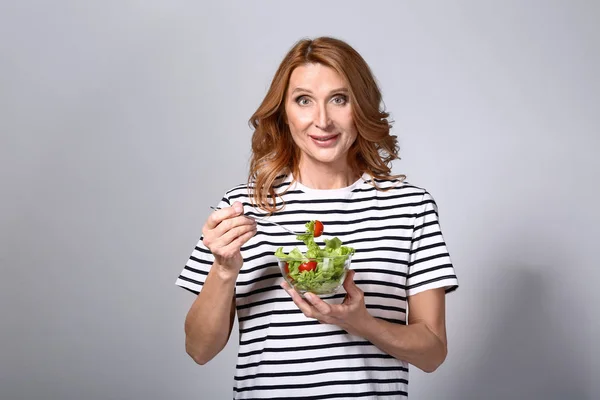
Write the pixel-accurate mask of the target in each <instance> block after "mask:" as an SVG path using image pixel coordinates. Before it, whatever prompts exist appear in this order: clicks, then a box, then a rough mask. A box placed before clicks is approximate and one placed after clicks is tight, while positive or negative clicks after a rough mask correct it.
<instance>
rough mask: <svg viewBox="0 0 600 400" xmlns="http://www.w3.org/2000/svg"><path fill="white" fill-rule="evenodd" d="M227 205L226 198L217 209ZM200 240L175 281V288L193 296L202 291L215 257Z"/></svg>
mask: <svg viewBox="0 0 600 400" xmlns="http://www.w3.org/2000/svg"><path fill="white" fill-rule="evenodd" d="M229 205H230V204H229V200H228V199H227V197H223V199H221V201H220V203H219V205H218V208H223V207H229ZM202 239H204V237H202V236H201V237H200V239H199V240H198V243H197V244H196V246H195V247H194V250H193V251H192V254H191V255H190V258H189V259H188V260H187V262H186V263H185V266H184V267H183V270H182V271H181V273H180V274H179V276H178V277H177V280H176V281H175V284H176V285H177V286H179V287H182V288H184V289H187V290H189V291H190V292H192V293H195V294H199V293H200V291H201V290H202V286H203V285H204V281H205V280H206V277H207V276H208V271H209V270H210V268H211V266H212V265H213V262H214V261H215V257H214V256H213V255H212V253H211V252H210V250H209V249H208V247H206V246H205V245H204V243H203V242H202Z"/></svg>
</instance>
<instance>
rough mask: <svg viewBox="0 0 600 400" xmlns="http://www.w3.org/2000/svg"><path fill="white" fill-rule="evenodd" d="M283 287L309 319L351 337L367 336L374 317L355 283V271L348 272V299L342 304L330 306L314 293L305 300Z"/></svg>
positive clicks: (284, 283)
mask: <svg viewBox="0 0 600 400" xmlns="http://www.w3.org/2000/svg"><path fill="white" fill-rule="evenodd" d="M281 287H282V288H284V289H285V291H286V292H287V293H288V294H289V295H290V297H291V298H292V300H293V301H294V303H296V306H298V308H299V309H300V310H301V311H302V312H303V313H304V315H306V316H307V317H308V318H314V319H316V320H318V321H319V322H321V323H324V324H333V325H337V326H339V327H340V328H342V329H344V330H345V331H346V332H348V333H349V334H351V335H356V336H361V337H363V338H364V336H365V335H364V334H362V332H363V331H364V329H365V328H366V327H367V326H368V322H369V319H372V318H373V316H371V314H369V312H368V311H367V307H366V306H365V297H364V292H363V291H362V290H361V289H360V288H359V287H358V286H356V284H355V283H354V271H352V270H350V271H348V273H347V275H346V279H345V280H344V289H346V297H345V298H344V301H343V302H342V304H328V303H326V302H324V301H323V300H321V299H320V298H319V297H318V296H316V295H314V294H312V293H306V294H305V295H304V299H303V298H302V296H300V294H299V293H298V292H296V291H295V290H294V289H293V288H291V287H290V286H289V285H288V284H287V282H285V281H284V282H283V283H282V284H281ZM305 299H306V300H305ZM307 300H308V301H307Z"/></svg>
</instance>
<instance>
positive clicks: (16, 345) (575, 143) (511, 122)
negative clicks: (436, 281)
mask: <svg viewBox="0 0 600 400" xmlns="http://www.w3.org/2000/svg"><path fill="white" fill-rule="evenodd" d="M599 18H600V5H599V3H598V2H596V1H592V0H590V1H583V0H580V1H577V0H574V1H567V0H564V1H542V0H531V1H518V0H510V1H476V0H473V1H467V0H464V1H442V0H439V1H419V2H416V1H369V2H366V1H348V0H345V1H301V2H289V1H286V2H284V1H252V2H250V1H198V0H196V1H159V0H146V1H140V0H137V1H134V0H119V1H116V0H106V1H91V0H90V1H79V0H77V1H76V0H72V1H67V0H56V1H52V2H50V1H28V0H20V1H1V2H0V135H1V139H0V157H1V158H0V179H1V191H2V192H1V195H2V196H1V198H0V227H1V231H0V234H1V236H0V263H1V265H0V266H1V275H0V324H1V327H0V399H3V400H5V399H6V400H37V399H40V400H42V399H43V400H82V399H85V400H106V399H111V400H112V399H114V400H130V399H131V400H133V399H145V400H154V399H156V400H158V399H206V400H214V399H227V398H231V395H232V385H233V379H232V377H233V373H234V368H235V355H236V351H237V348H236V344H237V339H238V336H237V332H235V331H234V334H233V335H232V338H231V340H230V343H229V345H228V346H227V347H226V348H225V350H224V351H223V352H222V353H221V354H219V355H218V356H217V357H216V358H215V359H214V360H212V361H211V362H210V363H209V364H208V365H206V366H202V367H201V366H198V365H196V364H194V362H193V361H192V360H191V359H190V358H189V357H188V356H187V355H186V353H185V350H184V333H183V322H184V318H185V315H186V313H187V311H188V308H189V306H190V305H191V303H192V301H193V295H192V294H191V293H189V292H187V291H184V290H183V289H180V288H177V287H176V286H175V285H174V282H175V279H176V277H177V275H178V274H179V272H180V271H181V269H182V268H183V266H184V264H185V262H186V260H187V258H188V257H189V255H190V254H191V251H192V249H193V247H194V245H195V244H196V242H197V240H198V238H199V237H200V234H201V228H202V225H203V223H204V220H205V218H206V217H207V215H208V214H209V212H210V209H209V206H210V205H214V204H216V203H217V202H218V200H219V199H220V198H221V196H222V195H223V193H224V192H225V191H226V190H228V189H229V188H231V187H232V186H234V185H236V184H238V183H242V182H244V181H245V180H246V174H247V166H248V157H249V154H250V148H249V143H250V137H251V130H250V128H249V127H248V119H249V117H250V116H251V114H252V113H253V112H254V110H255V109H256V108H257V107H258V105H259V103H260V101H261V100H262V98H263V96H264V95H265V93H266V90H267V87H268V85H269V83H270V80H271V78H272V75H273V73H274V72H275V70H276V68H277V66H278V64H279V62H280V61H281V59H282V57H283V56H284V54H285V53H286V52H287V50H288V49H289V48H290V47H291V46H292V45H293V44H294V43H295V42H296V41H297V40H298V39H300V38H303V37H316V36H319V35H331V36H335V37H338V38H341V39H344V40H346V41H348V42H349V43H350V44H351V45H353V46H354V47H355V48H356V49H357V50H358V51H359V52H360V53H361V54H362V55H363V56H364V57H365V59H366V60H367V61H368V63H369V64H370V66H371V67H372V69H373V72H374V73H375V75H376V77H377V79H378V82H379V83H380V85H381V89H382V92H383V95H384V99H385V106H386V109H387V110H389V111H390V112H391V114H392V118H393V119H394V121H395V124H394V129H393V133H394V134H396V135H397V136H398V139H399V143H400V146H401V157H402V159H401V160H400V161H397V162H395V164H394V172H397V173H405V174H407V175H408V178H409V180H410V181H411V182H412V183H415V184H417V185H420V186H423V187H425V188H427V189H428V190H429V191H430V192H431V193H432V194H433V196H434V197H435V199H436V200H437V202H438V205H439V211H440V217H441V222H442V228H443V231H444V234H445V237H446V240H447V242H448V245H449V248H450V252H451V255H452V258H453V260H454V263H455V268H456V272H457V274H458V276H459V279H460V284H461V287H460V288H459V290H458V291H457V292H455V293H453V294H452V295H450V296H448V301H447V310H448V311H447V324H448V338H449V355H448V358H447V360H446V362H445V363H444V364H443V365H442V367H440V368H439V369H438V370H437V371H436V372H435V373H433V374H425V373H422V372H421V371H419V370H417V369H416V368H412V369H411V375H410V377H411V378H410V379H411V380H410V386H409V391H410V397H411V398H414V399H456V400H459V399H508V398H511V399H567V398H568V399H597V398H600V384H599V381H600V380H599V379H598V377H600V363H599V359H600V357H599V347H600V345H599V344H598V338H599V337H600V323H599V319H600V318H599V315H600V312H598V306H599V304H600V296H599V294H598V289H597V288H598V281H599V280H600V272H599V268H598V267H599V262H598V254H599V253H598V247H599V246H598V242H599V239H600V228H599V226H600V212H599V210H598V196H599V195H600V184H599V183H598V176H599V175H600V161H599V158H598V151H599V150H600V132H599V131H600V117H599V115H600V96H599V93H600V74H599V72H598V71H600V28H599V27H598V20H599ZM236 327H237V325H236ZM234 329H237V328H234Z"/></svg>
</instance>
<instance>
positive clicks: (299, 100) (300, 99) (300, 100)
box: [296, 96, 310, 106]
mask: <svg viewBox="0 0 600 400" xmlns="http://www.w3.org/2000/svg"><path fill="white" fill-rule="evenodd" d="M296 103H298V104H299V105H301V106H306V105H308V104H309V103H310V100H309V99H308V98H306V97H304V96H300V97H298V98H297V99H296Z"/></svg>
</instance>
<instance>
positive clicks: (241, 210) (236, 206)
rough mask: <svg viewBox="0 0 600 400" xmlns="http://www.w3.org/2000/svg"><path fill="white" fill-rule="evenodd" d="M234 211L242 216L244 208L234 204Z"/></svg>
mask: <svg viewBox="0 0 600 400" xmlns="http://www.w3.org/2000/svg"><path fill="white" fill-rule="evenodd" d="M233 209H234V210H235V211H236V212H237V213H238V214H241V213H243V212H244V206H242V205H241V204H240V203H234V204H233Z"/></svg>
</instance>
